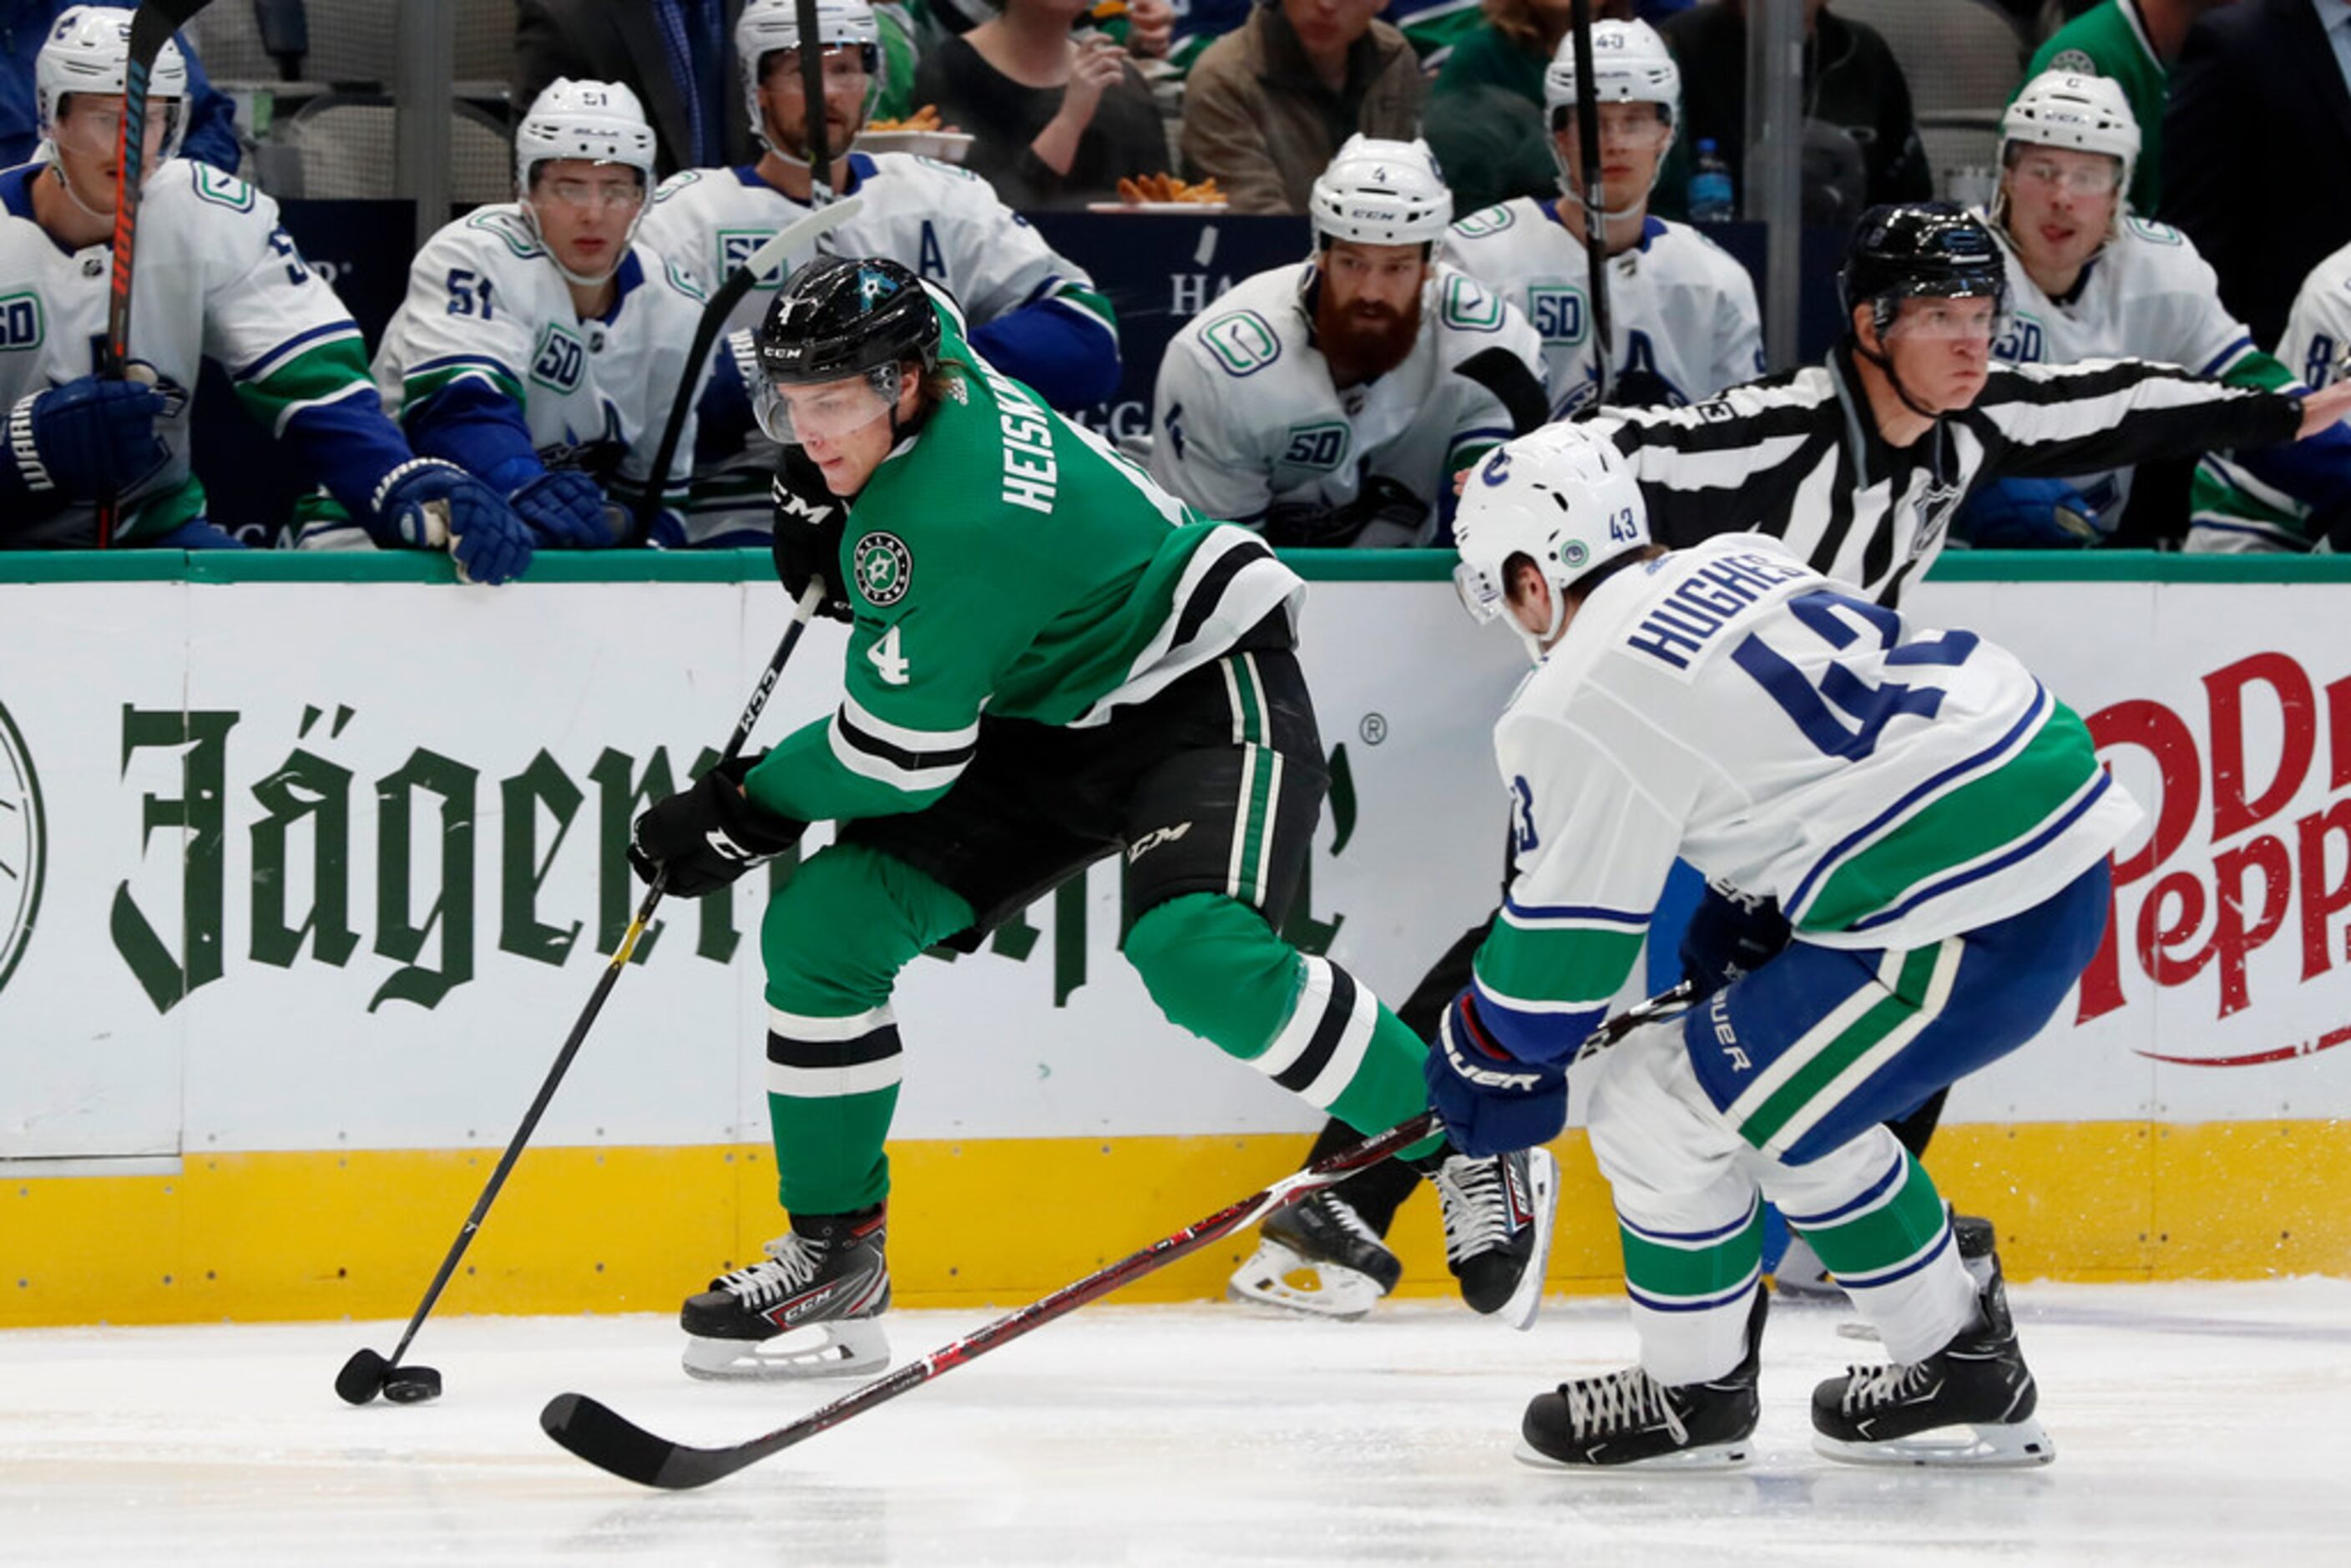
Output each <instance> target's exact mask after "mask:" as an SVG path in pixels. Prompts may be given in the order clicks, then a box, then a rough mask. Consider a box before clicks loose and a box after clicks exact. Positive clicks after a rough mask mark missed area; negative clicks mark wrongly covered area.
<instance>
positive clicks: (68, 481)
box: [8, 376, 172, 501]
mask: <svg viewBox="0 0 2351 1568" xmlns="http://www.w3.org/2000/svg"><path fill="white" fill-rule="evenodd" d="M171 409H172V399H171V398H170V397H169V396H168V395H166V394H165V393H164V392H163V391H162V389H161V388H159V387H156V386H153V385H151V384H149V383H148V382H141V381H121V382H111V381H100V380H99V378H98V377H96V376H84V377H82V378H81V379H80V380H79V381H71V382H67V383H66V384H65V385H63V386H61V387H51V388H49V389H48V390H47V391H46V392H35V393H34V394H33V395H32V396H30V397H27V398H24V399H22V400H20V401H19V402H17V404H16V408H15V409H13V410H12V411H10V413H9V417H8V455H9V456H10V457H11V458H13V459H14V460H15V462H16V473H17V476H18V478H19V479H20V480H21V481H22V482H23V484H24V486H25V488H26V490H28V491H31V492H33V493H35V494H38V493H39V492H41V491H44V490H52V491H55V492H57V494H58V495H61V496H64V497H67V498H68V499H70V500H76V501H89V500H95V499H96V498H97V497H99V495H100V494H101V493H103V492H104V491H105V490H106V489H108V488H109V487H112V488H113V489H114V490H115V491H116V492H117V493H120V492H121V491H124V490H128V489H130V488H131V486H133V485H135V484H137V483H138V482H139V481H140V480H141V479H143V478H145V477H146V476H148V475H149V474H151V473H152V472H153V471H154V469H155V466H156V465H158V464H160V463H162V461H163V459H164V458H165V457H167V456H168V455H170V453H169V451H168V450H167V449H166V448H165V446H164V445H163V442H162V438H161V437H160V436H158V435H157V434H155V422H156V421H157V420H159V419H162V418H163V417H164V416H165V415H166V414H168V413H170V412H171Z"/></svg>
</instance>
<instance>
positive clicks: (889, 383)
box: [752, 364, 905, 446]
mask: <svg viewBox="0 0 2351 1568" xmlns="http://www.w3.org/2000/svg"><path fill="white" fill-rule="evenodd" d="M904 382H905V371H904V368H903V367H901V366H899V365H895V364H888V365H876V366H875V367H874V368H873V369H872V370H870V371H866V372H865V373H864V374H863V375H862V376H850V377H845V378H843V379H842V380H841V381H837V382H814V383H812V384H810V385H805V386H803V385H798V384H789V383H788V384H785V385H781V386H778V384H776V383H775V382H768V381H762V382H760V383H759V388H758V392H757V394H756V395H755V396H754V398H753V400H752V402H753V410H754V412H755V413H757V414H758V420H759V428H760V429H761V430H764V431H766V432H767V433H768V436H769V438H771V439H773V440H776V441H779V442H781V443H783V444H785V445H787V446H805V445H807V444H809V443H810V442H811V441H821V442H835V441H841V440H843V439H845V438H847V437H849V436H851V435H853V434H856V433H857V432H859V431H861V430H862V429H864V428H865V427H866V426H867V425H869V424H871V423H873V422H874V421H875V420H877V419H881V418H883V417H884V416H886V415H887V414H888V413H890V411H891V410H892V409H893V408H895V407H897V406H898V392H899V390H900V388H901V387H903V386H904Z"/></svg>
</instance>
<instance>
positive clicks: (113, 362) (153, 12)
mask: <svg viewBox="0 0 2351 1568" xmlns="http://www.w3.org/2000/svg"><path fill="white" fill-rule="evenodd" d="M207 3H208V0H140V5H139V9H138V10H136V11H134V12H132V13H131V54H130V58H129V59H128V61H127V62H126V63H125V66H124V68H123V73H122V120H121V129H120V132H119V133H118V136H117V140H116V141H115V144H114V245H113V250H114V271H113V275H112V276H111V277H110V278H109V280H108V288H109V293H108V295H107V300H106V347H105V349H104V350H102V351H101V352H100V354H99V363H98V373H99V375H101V376H103V377H104V378H105V379H107V380H108V381H110V382H119V381H120V380H122V379H123V374H124V372H125V371H128V370H129V369H130V366H131V260H132V257H133V255H134V253H135V251H136V249H137V246H138V241H139V192H140V187H141V185H142V184H144V183H145V182H146V174H147V170H146V163H147V85H148V76H149V73H151V72H152V71H153V70H154V68H155V57H156V56H158V55H160V54H162V52H163V46H164V45H165V44H168V43H170V42H171V41H172V34H173V33H176V32H178V31H179V30H180V27H181V26H182V25H183V23H185V22H186V21H187V20H188V19H189V18H190V17H192V16H194V15H195V14H196V13H197V12H199V11H201V10H203V9H204V6H205V5H206V4H207ZM191 108H193V105H192V104H189V103H183V104H182V105H181V106H180V111H181V112H182V113H183V114H184V113H187V112H188V111H189V110H190V109H191ZM121 511H122V504H121V500H120V497H119V495H118V494H117V492H116V489H115V486H114V481H113V478H112V476H109V477H108V480H107V483H106V486H105V488H104V489H103V490H101V491H100V492H99V497H98V548H99V549H112V548H113V546H114V528H115V525H116V524H117V523H118V522H120V520H121Z"/></svg>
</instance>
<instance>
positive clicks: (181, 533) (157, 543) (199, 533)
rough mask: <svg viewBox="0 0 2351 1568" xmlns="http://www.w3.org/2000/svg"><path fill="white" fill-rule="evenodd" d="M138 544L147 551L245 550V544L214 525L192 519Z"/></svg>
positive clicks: (199, 519)
mask: <svg viewBox="0 0 2351 1568" xmlns="http://www.w3.org/2000/svg"><path fill="white" fill-rule="evenodd" d="M139 543H140V544H141V546H143V547H145V548H146V549H247V548H248V547H247V546H246V542H245V541H244V540H243V539H241V538H236V537H235V536H234V535H233V534H230V533H229V532H228V531H227V530H226V529H225V528H220V527H219V526H217V525H216V524H213V523H208V522H206V521H205V520H204V518H202V517H192V518H190V519H189V520H188V521H186V522H184V523H182V524H181V525H180V526H179V527H178V528H173V529H172V531H171V532H170V533H167V534H159V535H158V536H156V537H155V538H152V539H141V540H140V541H139Z"/></svg>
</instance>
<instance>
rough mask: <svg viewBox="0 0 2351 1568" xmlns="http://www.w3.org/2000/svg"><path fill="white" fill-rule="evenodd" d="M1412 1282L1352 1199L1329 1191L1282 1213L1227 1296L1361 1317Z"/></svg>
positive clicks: (1269, 1223)
mask: <svg viewBox="0 0 2351 1568" xmlns="http://www.w3.org/2000/svg"><path fill="white" fill-rule="evenodd" d="M1403 1277H1404V1262H1403V1260H1401V1259H1399V1258H1397V1257H1396V1255H1395V1253H1393V1252H1391V1251H1389V1250H1388V1249H1387V1244H1386V1243H1385V1242H1384V1241H1382V1240H1381V1239H1380V1236H1379V1232H1377V1231H1375V1230H1374V1229H1373V1228H1371V1226H1370V1225H1368V1224H1366V1223H1365V1222H1364V1217H1363V1216H1362V1215H1360V1214H1357V1213H1356V1212H1355V1210H1354V1208H1353V1206H1351V1205H1350V1204H1349V1203H1348V1202H1347V1200H1346V1199H1345V1198H1343V1197H1340V1196H1339V1194H1338V1193H1336V1192H1335V1191H1332V1189H1330V1188H1328V1187H1325V1188H1323V1189H1322V1190H1321V1191H1319V1192H1311V1193H1309V1194H1307V1195H1306V1196H1305V1197H1302V1198H1301V1199H1299V1200H1298V1201H1297V1202H1296V1203H1293V1204H1290V1205H1288V1206H1286V1207H1281V1208H1277V1209H1275V1210H1274V1211H1273V1212H1272V1213H1271V1214H1270V1215H1268V1216H1267V1217H1266V1220H1265V1224H1264V1226H1263V1227H1262V1228H1261V1229H1260V1230H1259V1242H1258V1249H1257V1251H1256V1253H1255V1254H1254V1255H1253V1256H1252V1257H1250V1259H1249V1261H1248V1262H1246V1263H1243V1264H1242V1265H1241V1266H1240V1268H1239V1269H1238V1270H1236V1271H1235V1273H1234V1274H1233V1277H1232V1281H1231V1283H1229V1284H1228V1285H1227V1286H1226V1287H1225V1294H1226V1295H1228V1297H1230V1298H1231V1299H1232V1300H1234V1301H1254V1302H1257V1303H1258V1304H1259V1305H1261V1306H1269V1307H1278V1308H1280V1309H1282V1310H1283V1311H1286V1312H1304V1313H1307V1314H1309V1315H1311V1316H1314V1317H1323V1318H1337V1319H1342V1320H1353V1319H1355V1318H1360V1317H1362V1316H1363V1315H1364V1313H1366V1312H1370V1311H1371V1310H1372V1307H1373V1304H1374V1302H1376V1301H1378V1300H1379V1299H1380V1298H1381V1297H1382V1296H1384V1295H1386V1294H1387V1293H1388V1292H1389V1291H1393V1290H1395V1286H1396V1281H1398V1280H1400V1279H1402V1278H1403Z"/></svg>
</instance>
